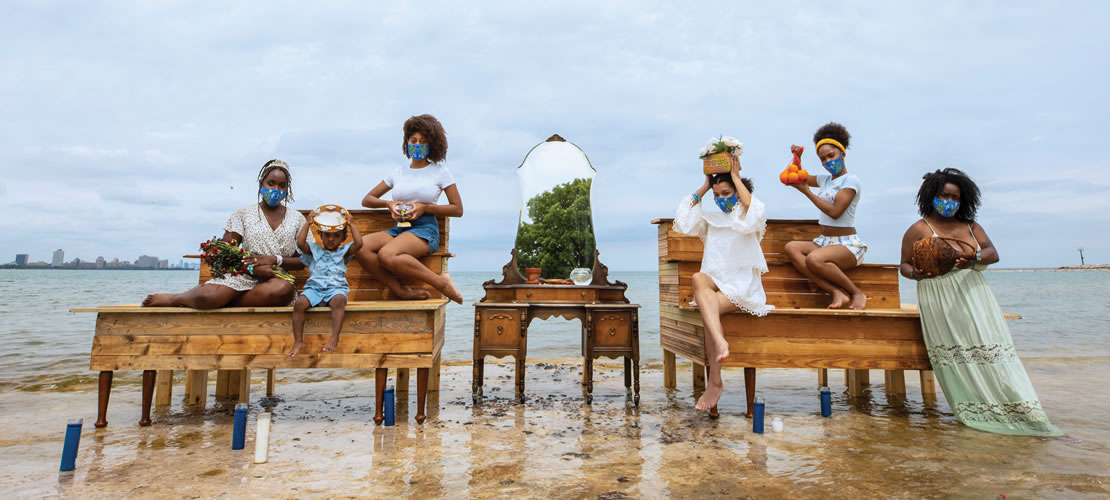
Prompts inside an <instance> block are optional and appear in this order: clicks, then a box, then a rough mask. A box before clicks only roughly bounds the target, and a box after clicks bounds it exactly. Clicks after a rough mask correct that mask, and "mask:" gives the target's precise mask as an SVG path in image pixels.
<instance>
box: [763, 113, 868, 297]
mask: <svg viewBox="0 0 1110 500" xmlns="http://www.w3.org/2000/svg"><path fill="white" fill-rule="evenodd" d="M851 138H852V136H851V134H849V133H848V129H846V128H844V126H843V125H841V124H839V123H835V122H829V123H827V124H825V125H824V126H822V127H821V128H819V129H817V133H815V134H814V135H813V142H814V144H815V145H816V146H815V147H816V151H817V157H818V158H820V160H821V162H822V166H824V167H825V170H827V171H828V172H829V173H828V174H817V175H809V173H808V172H806V171H804V170H802V169H801V168H800V163H801V161H800V155H801V150H802V148H799V147H797V146H794V147H792V148H791V151H792V152H793V153H794V157H795V162H794V164H793V165H791V166H790V167H787V170H786V171H784V172H783V173H782V174H781V175H780V176H779V180H781V181H782V182H783V183H784V184H787V185H790V186H791V187H793V188H795V189H797V190H798V191H800V192H801V193H802V194H803V195H805V197H806V198H808V199H809V201H810V202H812V203H813V205H814V206H816V207H817V209H818V210H820V214H819V217H818V219H819V220H818V222H819V223H820V225H821V236H818V237H817V238H815V239H814V240H813V241H791V242H789V243H787V244H786V248H785V252H786V255H787V257H789V258H790V261H791V262H792V263H793V264H794V267H795V268H796V269H797V270H798V272H800V273H802V274H803V275H805V277H807V278H809V279H810V280H811V281H813V283H814V284H816V285H817V286H819V287H821V289H823V290H825V291H827V292H829V294H831V295H832V302H831V303H830V304H829V309H840V308H843V307H845V306H849V307H851V308H852V309H863V308H864V307H866V305H867V296H866V295H864V294H863V292H862V291H861V290H860V289H859V287H857V286H856V284H855V283H853V282H852V280H851V279H850V278H848V276H847V275H846V274H844V271H845V270H848V269H851V268H854V267H857V266H859V265H860V264H862V263H863V255H864V254H865V253H867V244H866V243H864V242H863V241H862V240H860V239H859V235H857V234H856V228H855V227H854V225H855V219H856V205H858V204H859V198H860V181H859V178H858V177H856V176H855V175H853V174H849V173H848V169H847V168H846V167H845V166H844V154H845V152H846V151H847V149H848V143H849V141H850V140H851ZM794 167H797V168H796V170H791V168H794ZM811 187H815V188H817V192H813V191H812V190H810V188H811Z"/></svg>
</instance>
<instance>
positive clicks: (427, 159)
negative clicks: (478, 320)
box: [358, 115, 463, 304]
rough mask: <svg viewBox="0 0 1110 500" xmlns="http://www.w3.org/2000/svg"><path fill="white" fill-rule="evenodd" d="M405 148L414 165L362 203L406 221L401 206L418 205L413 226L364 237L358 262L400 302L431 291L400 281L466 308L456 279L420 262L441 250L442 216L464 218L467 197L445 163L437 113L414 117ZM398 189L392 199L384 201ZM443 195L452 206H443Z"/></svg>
mask: <svg viewBox="0 0 1110 500" xmlns="http://www.w3.org/2000/svg"><path fill="white" fill-rule="evenodd" d="M404 137H405V139H404V142H403V143H402V150H403V151H404V153H405V156H406V157H408V158H409V159H411V162H410V163H409V164H408V165H407V166H404V167H399V168H396V169H393V171H392V172H390V173H389V175H387V176H386V177H385V179H382V181H381V182H379V183H378V185H377V186H374V189H371V190H370V192H369V193H367V194H366V196H365V197H364V198H363V199H362V206H364V207H367V208H389V210H390V213H391V215H393V218H394V219H398V218H399V217H400V213H399V212H398V209H397V205H399V204H401V203H407V204H410V205H412V206H413V208H412V210H410V211H409V212H407V213H406V214H405V218H406V220H408V221H409V222H411V223H412V226H411V227H397V226H394V227H392V228H390V229H388V230H386V231H380V232H377V233H373V234H369V235H366V236H364V237H363V238H362V242H363V244H362V251H360V252H359V254H358V260H359V262H360V263H362V267H363V268H364V269H366V270H367V271H369V272H371V273H373V274H374V276H375V277H377V278H378V280H380V281H381V282H382V283H383V284H384V285H385V286H386V287H387V288H389V290H390V291H391V292H393V294H394V295H395V296H396V297H397V298H400V299H407V300H413V299H426V298H428V292H427V291H424V290H413V289H412V288H409V287H407V286H404V285H402V284H401V283H400V282H399V281H398V278H408V279H414V280H418V281H422V282H424V283H427V284H429V285H431V286H432V287H434V288H435V289H436V290H439V291H440V292H441V293H443V295H444V296H445V297H447V298H449V299H451V300H453V301H455V302H458V303H460V304H462V300H463V299H462V295H461V294H459V290H458V289H457V288H455V283H454V282H453V281H452V280H451V276H450V275H448V274H446V273H444V274H442V275H441V274H436V273H433V272H432V271H430V270H429V269H428V268H427V267H425V266H424V264H422V263H421V262H420V258H421V257H424V256H426V255H428V254H429V253H432V252H435V251H436V250H437V249H438V248H439V222H438V220H436V216H439V217H462V214H463V205H462V198H461V197H459V190H458V188H457V187H455V178H454V177H452V176H451V172H450V171H449V170H447V167H445V166H444V165H443V164H441V163H440V162H442V161H443V160H444V159H445V158H447V133H446V132H444V130H443V125H442V124H440V123H439V120H436V119H435V117H434V116H432V115H420V116H414V117H412V118H409V119H408V120H405V125H404ZM389 191H393V196H392V198H393V199H392V200H383V199H381V197H382V196H383V195H385V193H387V192H389ZM441 193H446V194H447V204H446V205H438V204H437V202H438V201H439V197H440V194H441Z"/></svg>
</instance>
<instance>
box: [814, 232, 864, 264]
mask: <svg viewBox="0 0 1110 500" xmlns="http://www.w3.org/2000/svg"><path fill="white" fill-rule="evenodd" d="M813 242H814V243H816V244H817V246H819V247H822V248H824V247H828V246H833V245H841V246H843V247H845V248H847V249H848V251H849V252H852V255H853V256H855V258H856V265H860V264H863V254H865V253H867V243H864V242H863V240H861V239H859V235H858V234H849V235H847V236H825V235H821V236H818V237H816V238H814V239H813Z"/></svg>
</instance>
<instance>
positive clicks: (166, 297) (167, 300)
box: [143, 293, 174, 307]
mask: <svg viewBox="0 0 1110 500" xmlns="http://www.w3.org/2000/svg"><path fill="white" fill-rule="evenodd" d="M173 295H174V294H172V293H152V294H150V295H147V296H146V298H145V299H143V307H170V306H172V305H173Z"/></svg>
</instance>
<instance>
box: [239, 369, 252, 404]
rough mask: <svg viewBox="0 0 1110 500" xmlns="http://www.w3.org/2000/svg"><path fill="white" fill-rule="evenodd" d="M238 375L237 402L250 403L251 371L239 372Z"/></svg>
mask: <svg viewBox="0 0 1110 500" xmlns="http://www.w3.org/2000/svg"><path fill="white" fill-rule="evenodd" d="M238 375H239V376H238V379H239V380H238V382H239V390H238V393H239V402H240V403H250V402H251V371H250V370H239V371H238Z"/></svg>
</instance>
